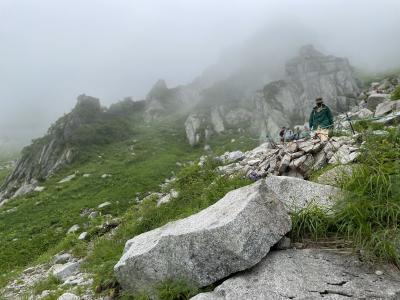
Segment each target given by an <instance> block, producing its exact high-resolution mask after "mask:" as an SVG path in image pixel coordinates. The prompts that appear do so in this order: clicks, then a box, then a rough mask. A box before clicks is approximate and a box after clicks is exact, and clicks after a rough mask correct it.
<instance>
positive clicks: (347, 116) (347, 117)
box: [346, 113, 356, 135]
mask: <svg viewBox="0 0 400 300" xmlns="http://www.w3.org/2000/svg"><path fill="white" fill-rule="evenodd" d="M346 120H347V121H349V124H350V128H351V131H352V132H353V135H355V134H356V132H355V131H354V128H353V124H351V121H350V118H349V115H348V114H347V113H346Z"/></svg>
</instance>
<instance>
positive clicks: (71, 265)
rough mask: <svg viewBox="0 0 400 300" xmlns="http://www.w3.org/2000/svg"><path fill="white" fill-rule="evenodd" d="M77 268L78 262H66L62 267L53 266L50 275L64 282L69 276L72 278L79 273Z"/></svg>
mask: <svg viewBox="0 0 400 300" xmlns="http://www.w3.org/2000/svg"><path fill="white" fill-rule="evenodd" d="M79 266H80V262H78V261H75V262H67V263H66V264H63V265H59V264H57V265H54V266H53V267H52V269H51V270H52V273H53V275H54V276H55V277H56V278H57V279H59V280H61V281H62V282H64V281H65V280H66V279H67V278H68V277H69V276H72V275H74V274H76V273H78V271H79Z"/></svg>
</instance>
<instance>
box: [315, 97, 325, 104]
mask: <svg viewBox="0 0 400 300" xmlns="http://www.w3.org/2000/svg"><path fill="white" fill-rule="evenodd" d="M315 102H316V103H322V102H324V101H323V100H322V98H317V99H315Z"/></svg>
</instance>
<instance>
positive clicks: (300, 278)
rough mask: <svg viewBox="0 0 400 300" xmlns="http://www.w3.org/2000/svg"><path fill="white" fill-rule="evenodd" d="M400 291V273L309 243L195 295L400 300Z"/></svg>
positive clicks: (218, 299) (207, 298) (217, 299)
mask: <svg viewBox="0 0 400 300" xmlns="http://www.w3.org/2000/svg"><path fill="white" fill-rule="evenodd" d="M379 274H381V273H379ZM399 297H400V283H399V278H398V276H396V278H393V277H391V276H387V275H384V274H381V275H377V274H375V273H374V271H373V270H371V269H369V268H368V267H367V266H366V265H364V264H362V263H361V261H360V260H359V259H358V258H357V257H355V256H344V255H340V254H335V253H332V252H330V251H324V250H318V249H304V250H285V251H275V252H271V253H270V254H268V256H267V257H266V258H265V259H264V260H262V262H261V263H259V264H258V265H257V266H256V267H254V268H252V269H250V270H249V271H246V272H242V273H239V274H237V275H235V276H234V277H232V278H230V279H227V280H226V281H224V282H223V283H222V284H221V285H220V286H218V287H217V288H216V289H215V290H214V291H213V292H211V293H204V294H199V295H197V296H195V297H193V298H192V300H239V299H253V300H257V299H259V300H264V299H274V300H275V299H276V300H287V299H393V300H394V299H399Z"/></svg>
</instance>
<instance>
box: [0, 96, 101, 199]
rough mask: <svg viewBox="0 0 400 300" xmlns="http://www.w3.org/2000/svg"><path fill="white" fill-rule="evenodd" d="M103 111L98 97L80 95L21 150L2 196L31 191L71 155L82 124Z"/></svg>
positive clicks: (63, 164) (98, 116)
mask: <svg viewBox="0 0 400 300" xmlns="http://www.w3.org/2000/svg"><path fill="white" fill-rule="evenodd" d="M101 113H102V108H101V106H100V101H99V99H97V98H93V97H89V96H85V95H81V96H79V97H78V102H77V104H76V106H75V108H74V109H73V110H72V111H71V112H70V113H69V114H67V115H65V116H63V117H61V118H60V119H59V120H58V121H57V122H56V123H55V124H54V125H52V126H51V127H50V128H49V130H48V133H47V134H46V135H45V136H44V137H42V138H40V139H37V140H34V141H33V142H32V144H31V145H30V146H28V147H26V148H24V149H23V151H22V156H21V158H20V159H19V160H18V161H17V163H16V166H15V168H14V170H13V172H12V173H11V174H10V175H9V176H8V177H7V178H6V180H5V182H4V183H3V185H2V186H1V188H0V191H1V193H0V202H1V200H2V199H5V198H9V197H15V196H20V195H23V194H25V193H27V192H30V191H32V190H33V189H34V188H35V186H36V185H37V183H38V181H40V180H43V179H45V178H47V177H49V176H51V175H52V174H54V172H56V171H57V170H59V169H60V168H62V167H63V166H65V165H66V164H68V163H70V162H71V161H72V160H73V158H74V151H75V148H74V145H73V143H71V139H72V138H73V136H74V134H75V132H76V131H77V130H78V129H79V128H81V127H82V126H85V125H88V124H93V123H94V122H96V121H97V120H98V119H99V118H100V117H101Z"/></svg>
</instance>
